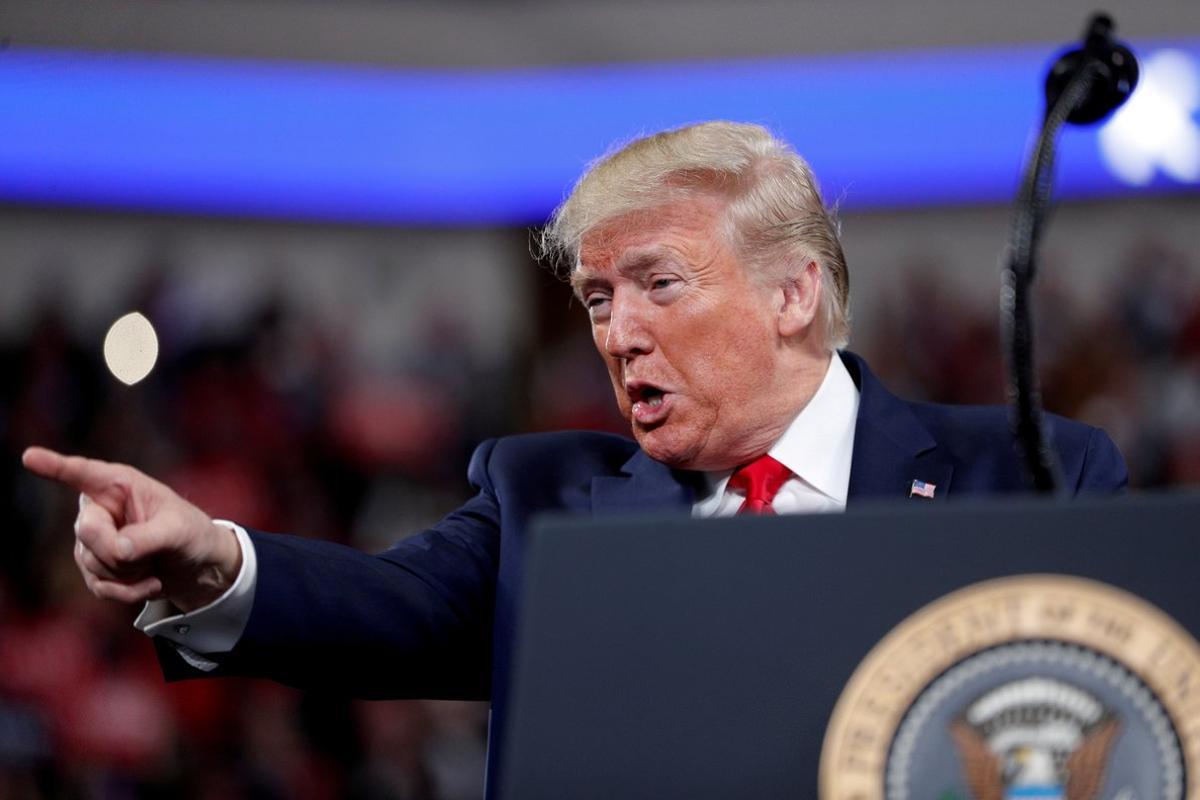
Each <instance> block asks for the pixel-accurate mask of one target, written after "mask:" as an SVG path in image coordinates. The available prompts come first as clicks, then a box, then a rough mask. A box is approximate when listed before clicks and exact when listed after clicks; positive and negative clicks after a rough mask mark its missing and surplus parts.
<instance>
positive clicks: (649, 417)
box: [625, 383, 671, 425]
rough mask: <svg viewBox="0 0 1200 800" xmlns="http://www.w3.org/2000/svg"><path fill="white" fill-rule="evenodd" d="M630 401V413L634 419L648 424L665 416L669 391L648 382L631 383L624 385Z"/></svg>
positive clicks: (669, 397)
mask: <svg viewBox="0 0 1200 800" xmlns="http://www.w3.org/2000/svg"><path fill="white" fill-rule="evenodd" d="M625 390H626V391H627V392H629V399H630V400H631V401H632V404H633V405H632V408H631V413H632V414H633V418H634V420H636V421H637V422H639V423H641V424H643V425H649V424H652V423H655V422H659V421H661V420H662V418H663V417H665V416H666V413H667V409H668V407H669V406H670V399H671V393H670V392H667V391H664V390H663V389H660V388H659V387H657V386H654V385H653V384H649V383H632V384H629V385H627V386H626V387H625Z"/></svg>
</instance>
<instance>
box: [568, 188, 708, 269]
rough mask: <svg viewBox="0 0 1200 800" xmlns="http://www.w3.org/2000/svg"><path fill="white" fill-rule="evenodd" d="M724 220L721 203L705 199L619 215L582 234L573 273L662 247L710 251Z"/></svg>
mask: <svg viewBox="0 0 1200 800" xmlns="http://www.w3.org/2000/svg"><path fill="white" fill-rule="evenodd" d="M723 218H724V204H722V203H721V202H719V201H718V200H716V199H715V198H711V197H705V196H699V197H695V198H692V199H688V200H680V201H675V202H671V203H666V204H663V205H660V206H655V207H654V208H649V209H639V210H635V211H629V212H626V213H624V214H618V215H617V216H614V217H611V218H610V219H607V220H605V221H604V222H602V223H600V224H599V225H597V226H595V227H593V228H592V229H591V230H589V231H588V232H587V233H586V234H584V236H583V238H582V239H581V240H580V243H579V260H578V263H577V264H576V268H575V272H577V273H578V272H595V271H596V270H603V269H606V268H610V267H614V266H617V267H619V266H620V265H621V262H622V261H624V260H627V259H629V258H631V257H632V258H637V257H640V256H642V255H646V254H651V253H653V252H654V251H655V250H659V249H664V248H665V249H674V250H681V251H685V252H686V251H689V250H692V249H708V248H711V247H713V246H714V245H716V244H717V243H718V242H719V241H720V238H721V234H722V230H723V226H722V223H723Z"/></svg>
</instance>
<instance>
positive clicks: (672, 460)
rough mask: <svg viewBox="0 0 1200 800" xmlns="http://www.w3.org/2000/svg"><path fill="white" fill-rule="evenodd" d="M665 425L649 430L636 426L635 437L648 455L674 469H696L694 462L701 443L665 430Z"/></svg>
mask: <svg viewBox="0 0 1200 800" xmlns="http://www.w3.org/2000/svg"><path fill="white" fill-rule="evenodd" d="M665 427H666V426H660V427H658V428H655V429H653V430H649V431H646V430H641V431H639V430H638V429H637V428H636V427H635V428H634V429H633V438H634V439H636V440H637V443H638V445H640V446H641V448H642V450H644V451H645V452H646V455H648V456H650V457H651V458H653V459H654V460H655V461H661V462H662V463H663V464H666V465H667V466H668V467H672V468H674V469H695V467H694V466H693V463H694V461H695V459H696V456H697V453H698V451H699V450H700V443H699V442H694V441H688V440H687V439H685V438H681V437H678V436H675V435H674V434H673V432H671V431H667V430H664V428H665Z"/></svg>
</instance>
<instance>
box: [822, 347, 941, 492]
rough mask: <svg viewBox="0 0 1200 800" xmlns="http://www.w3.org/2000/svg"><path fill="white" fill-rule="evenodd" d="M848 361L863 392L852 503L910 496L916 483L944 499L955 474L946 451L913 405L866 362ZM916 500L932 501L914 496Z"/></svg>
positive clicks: (852, 474)
mask: <svg viewBox="0 0 1200 800" xmlns="http://www.w3.org/2000/svg"><path fill="white" fill-rule="evenodd" d="M842 360H843V361H844V362H845V363H846V367H847V369H849V371H850V374H851V376H852V377H853V378H854V380H855V383H857V384H858V389H859V403H858V422H857V423H856V425H855V428H854V457H853V460H852V461H851V465H850V486H849V492H848V502H850V503H854V502H860V501H862V500H864V499H868V498H880V499H888V498H891V499H901V498H909V497H912V495H911V492H912V487H913V481H922V482H924V483H926V484H930V485H932V486H933V487H934V493H933V497H932V498H930V499H931V500H932V501H933V502H941V501H944V500H945V499H946V496H947V495H948V494H949V493H950V481H951V478H952V477H953V475H954V465H953V463H952V462H951V461H950V458H949V455H948V454H947V453H946V452H945V450H944V448H941V449H939V448H938V444H937V441H936V440H935V439H934V438H933V436H932V435H930V433H929V431H928V430H926V428H925V426H924V425H922V424H921V421H920V420H918V419H917V418H916V416H915V415H914V414H913V412H912V409H910V408H909V406H908V404H907V403H905V402H904V401H903V400H900V399H899V398H898V397H896V396H895V395H893V394H892V393H891V392H889V391H888V390H887V389H886V388H884V386H883V384H881V383H880V382H879V380H878V379H877V378H876V377H875V376H874V375H873V374H871V371H870V370H869V369H868V368H867V365H866V364H865V363H864V362H863V360H862V359H860V358H859V357H858V356H856V355H854V354H852V353H842ZM912 502H929V499H926V498H923V497H912Z"/></svg>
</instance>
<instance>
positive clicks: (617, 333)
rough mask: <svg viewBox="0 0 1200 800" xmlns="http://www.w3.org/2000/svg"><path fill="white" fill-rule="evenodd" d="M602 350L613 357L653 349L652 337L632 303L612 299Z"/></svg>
mask: <svg viewBox="0 0 1200 800" xmlns="http://www.w3.org/2000/svg"><path fill="white" fill-rule="evenodd" d="M611 302H612V310H611V312H610V314H609V318H608V330H607V332H606V334H605V337H604V350H605V352H607V353H608V354H609V355H610V356H613V357H614V358H632V357H633V356H639V355H645V354H646V353H649V352H650V351H651V350H653V349H654V339H653V338H652V337H651V336H650V332H649V330H648V329H647V327H646V324H645V320H643V319H642V315H641V314H640V313H639V312H638V310H637V308H636V307H635V304H634V303H631V302H621V301H619V300H618V298H616V297H614V298H613V299H612V301H611Z"/></svg>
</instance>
